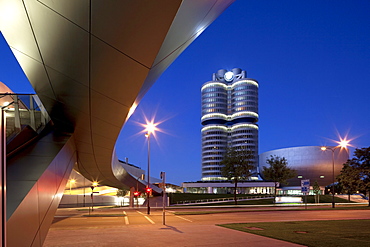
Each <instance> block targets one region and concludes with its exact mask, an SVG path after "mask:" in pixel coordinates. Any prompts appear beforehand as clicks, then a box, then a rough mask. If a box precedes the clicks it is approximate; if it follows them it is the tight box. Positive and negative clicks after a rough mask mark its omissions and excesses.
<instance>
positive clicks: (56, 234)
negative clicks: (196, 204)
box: [44, 207, 370, 247]
mask: <svg viewBox="0 0 370 247" xmlns="http://www.w3.org/2000/svg"><path fill="white" fill-rule="evenodd" d="M286 209H288V208H286ZM192 210H193V211H197V210H200V211H210V210H216V211H220V210H222V211H235V212H227V213H217V214H216V213H215V214H202V215H175V214H174V212H175V211H192ZM240 210H245V211H244V212H240ZM88 214H89V212H88V211H87V210H77V209H58V211H57V213H56V215H55V219H54V223H53V224H52V226H51V228H50V230H49V233H48V236H47V238H46V240H45V243H44V246H46V247H52V246H79V247H84V246H89V247H91V246H128V247H130V246H149V247H150V246H262V247H263V246H287V247H289V246H301V245H298V244H293V243H289V242H284V241H280V240H276V239H271V238H266V237H262V236H258V235H254V234H249V233H245V232H239V231H235V230H231V229H226V228H223V227H219V226H217V225H216V224H226V223H245V222H272V221H297V220H302V221H304V220H342V219H370V210H339V211H331V210H317V211H316V210H315V211H311V210H308V211H305V210H303V211H290V210H281V208H277V207H269V208H247V209H246V208H228V209H227V208H207V209H204V208H201V209H199V208H196V209H194V208H188V209H183V208H182V209H179V208H169V209H168V210H167V211H166V215H165V225H164V224H163V211H162V210H161V209H160V208H157V209H154V208H152V210H151V214H150V215H147V214H146V208H139V209H129V208H101V209H96V210H94V212H91V214H94V215H96V216H97V217H86V215H88ZM122 215H126V216H122Z"/></svg>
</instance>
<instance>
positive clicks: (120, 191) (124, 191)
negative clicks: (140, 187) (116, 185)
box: [116, 189, 128, 207]
mask: <svg viewBox="0 0 370 247" xmlns="http://www.w3.org/2000/svg"><path fill="white" fill-rule="evenodd" d="M127 192H128V190H127V189H118V190H117V192H116V196H117V197H124V196H125V195H126V194H127ZM122 206H123V200H121V207H122Z"/></svg>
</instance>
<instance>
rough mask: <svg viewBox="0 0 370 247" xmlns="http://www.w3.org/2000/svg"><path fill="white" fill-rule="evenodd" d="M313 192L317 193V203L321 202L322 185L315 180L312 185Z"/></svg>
mask: <svg viewBox="0 0 370 247" xmlns="http://www.w3.org/2000/svg"><path fill="white" fill-rule="evenodd" d="M312 189H313V193H314V194H315V203H320V185H319V183H318V182H317V180H316V181H315V183H314V184H313V186H312Z"/></svg>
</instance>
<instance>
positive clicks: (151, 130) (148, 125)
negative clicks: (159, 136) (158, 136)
mask: <svg viewBox="0 0 370 247" xmlns="http://www.w3.org/2000/svg"><path fill="white" fill-rule="evenodd" d="M157 129H158V128H157V124H155V123H153V122H147V123H146V125H145V131H146V132H147V133H149V134H151V133H154V132H155V131H156V130H157Z"/></svg>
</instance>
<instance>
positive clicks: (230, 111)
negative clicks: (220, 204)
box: [201, 68, 258, 181]
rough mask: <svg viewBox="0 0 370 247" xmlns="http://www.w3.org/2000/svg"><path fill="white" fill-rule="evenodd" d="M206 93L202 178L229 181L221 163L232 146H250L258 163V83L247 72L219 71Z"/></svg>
mask: <svg viewBox="0 0 370 247" xmlns="http://www.w3.org/2000/svg"><path fill="white" fill-rule="evenodd" d="M201 93H202V119H201V122H202V125H203V128H202V130H201V131H202V180H203V181H221V180H226V178H223V177H222V175H221V165H220V162H221V161H222V159H223V157H224V154H225V152H226V149H227V148H228V147H236V148H239V147H240V148H246V149H248V150H250V151H252V152H253V154H254V156H255V169H254V171H253V172H254V173H256V172H257V164H258V125H257V124H256V123H257V121H258V82H257V81H256V80H254V79H249V78H246V71H242V70H241V69H239V68H235V69H233V70H231V71H227V70H225V69H221V70H219V71H218V72H217V73H214V74H213V79H212V81H209V82H207V83H205V84H204V85H203V86H202V89H201Z"/></svg>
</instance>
